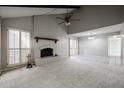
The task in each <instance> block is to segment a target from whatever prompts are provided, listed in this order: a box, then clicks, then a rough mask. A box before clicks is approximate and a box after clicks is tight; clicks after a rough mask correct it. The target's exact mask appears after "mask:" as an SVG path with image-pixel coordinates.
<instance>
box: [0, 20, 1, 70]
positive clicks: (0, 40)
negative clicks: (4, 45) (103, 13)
mask: <svg viewBox="0 0 124 93" xmlns="http://www.w3.org/2000/svg"><path fill="white" fill-rule="evenodd" d="M0 69H1V19H0Z"/></svg>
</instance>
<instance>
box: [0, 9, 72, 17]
mask: <svg viewBox="0 0 124 93" xmlns="http://www.w3.org/2000/svg"><path fill="white" fill-rule="evenodd" d="M73 10H74V9H69V10H68V11H69V12H71V11H73ZM66 12H67V9H65V8H60V9H58V8H57V9H55V8H25V7H0V16H1V17H2V18H12V17H25V16H33V15H48V14H64V13H66Z"/></svg>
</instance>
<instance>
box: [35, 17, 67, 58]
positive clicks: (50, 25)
mask: <svg viewBox="0 0 124 93" xmlns="http://www.w3.org/2000/svg"><path fill="white" fill-rule="evenodd" d="M56 16H57V15H53V16H46V15H45V16H35V18H34V36H41V37H48V38H56V39H59V41H58V42H57V44H56V46H57V54H58V55H59V56H60V57H68V36H67V32H66V29H65V28H64V27H61V26H60V25H58V22H57V20H56V18H55V17H56ZM35 45H36V47H37V45H38V44H37V43H36V42H35ZM36 55H37V54H36Z"/></svg>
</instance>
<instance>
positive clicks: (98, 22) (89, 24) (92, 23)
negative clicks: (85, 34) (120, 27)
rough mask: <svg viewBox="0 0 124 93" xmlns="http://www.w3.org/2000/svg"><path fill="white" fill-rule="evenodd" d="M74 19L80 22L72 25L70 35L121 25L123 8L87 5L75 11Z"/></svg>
mask: <svg viewBox="0 0 124 93" xmlns="http://www.w3.org/2000/svg"><path fill="white" fill-rule="evenodd" d="M73 18H77V19H80V21H73V22H72V23H71V25H70V31H69V34H72V33H77V32H82V31H87V30H92V29H96V28H100V27H105V26H110V25H114V24H119V23H121V22H122V20H123V11H122V6H105V5H102V6H92V5H89V6H88V5H86V6H82V7H81V9H79V10H78V11H75V13H74V15H73Z"/></svg>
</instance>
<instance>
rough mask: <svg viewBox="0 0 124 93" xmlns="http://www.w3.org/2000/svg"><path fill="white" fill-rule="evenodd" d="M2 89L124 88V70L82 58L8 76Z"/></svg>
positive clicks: (8, 74) (22, 69) (1, 79)
mask: <svg viewBox="0 0 124 93" xmlns="http://www.w3.org/2000/svg"><path fill="white" fill-rule="evenodd" d="M0 87H31V88H33V87H38V88H40V87H41V88H44V87H45V88H56V87H59V88H80V87H81V88H84V87H108V88H109V87H124V68H122V67H120V66H115V65H114V66H112V65H109V64H104V63H99V62H89V61H87V60H83V59H80V58H72V59H64V60H63V61H59V62H51V63H49V64H44V65H42V66H37V67H33V68H32V69H26V68H20V69H16V70H13V71H9V72H6V73H4V74H3V75H2V76H1V77H0Z"/></svg>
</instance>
